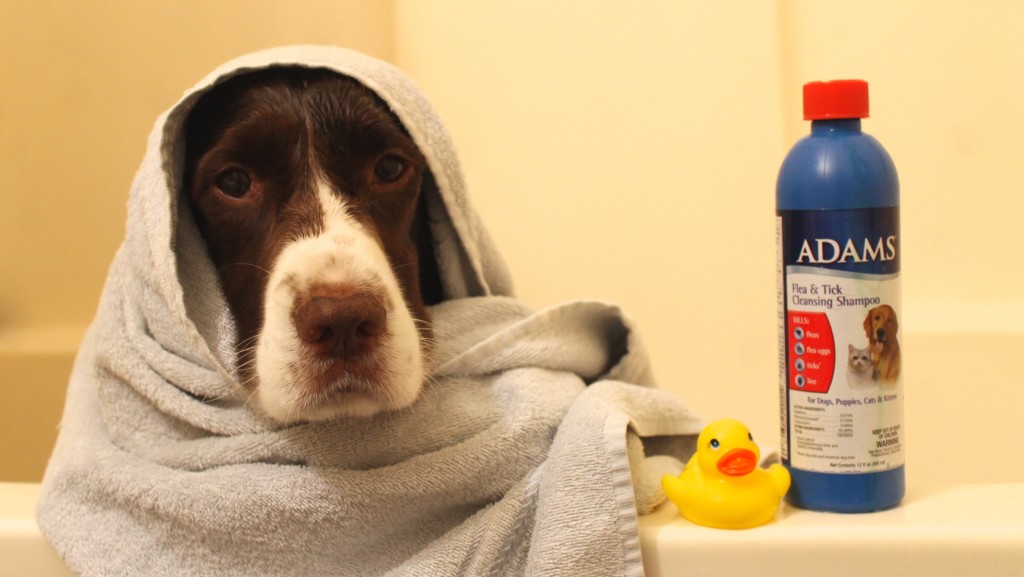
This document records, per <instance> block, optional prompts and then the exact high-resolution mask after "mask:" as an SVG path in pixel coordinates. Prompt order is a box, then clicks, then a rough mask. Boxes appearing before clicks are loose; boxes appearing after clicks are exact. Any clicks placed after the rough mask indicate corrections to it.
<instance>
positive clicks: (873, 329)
mask: <svg viewBox="0 0 1024 577" xmlns="http://www.w3.org/2000/svg"><path fill="white" fill-rule="evenodd" d="M898 330H899V322H898V321H897V319H896V311H895V310H893V308H892V307H891V306H889V305H879V306H877V307H875V308H873V309H871V310H870V311H868V314H867V317H865V318H864V332H865V334H866V335H867V337H868V347H869V348H870V349H871V363H872V364H873V365H874V367H875V374H876V377H877V379H878V380H879V381H881V382H883V383H894V382H896V379H897V378H899V375H900V343H899V341H898V340H897V338H896V332H897V331H898Z"/></svg>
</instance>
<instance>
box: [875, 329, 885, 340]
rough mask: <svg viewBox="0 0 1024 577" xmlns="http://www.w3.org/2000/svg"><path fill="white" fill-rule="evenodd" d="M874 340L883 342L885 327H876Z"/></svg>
mask: <svg viewBox="0 0 1024 577" xmlns="http://www.w3.org/2000/svg"><path fill="white" fill-rule="evenodd" d="M875 340H876V341H878V342H880V343H884V342H885V329H878V330H876V331H875Z"/></svg>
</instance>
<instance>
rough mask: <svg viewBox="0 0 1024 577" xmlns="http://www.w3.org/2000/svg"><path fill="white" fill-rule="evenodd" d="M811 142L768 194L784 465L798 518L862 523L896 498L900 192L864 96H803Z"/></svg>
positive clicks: (899, 464)
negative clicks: (846, 516)
mask: <svg viewBox="0 0 1024 577" xmlns="http://www.w3.org/2000/svg"><path fill="white" fill-rule="evenodd" d="M803 98H804V103H803V104H804V118H805V119H806V120H810V121H811V134H810V135H809V136H806V137H804V138H803V139H802V140H800V141H799V142H797V143H796V145H795V146H794V147H793V148H792V150H790V152H789V154H788V155H787V156H786V158H785V160H784V161H783V163H782V168H781V170H780V172H779V178H778V183H777V188H776V236H777V244H778V259H777V268H778V286H777V293H778V301H779V319H778V330H779V388H780V414H781V419H780V421H781V433H782V457H783V464H784V465H785V466H786V467H788V468H789V470H790V473H791V474H792V478H793V486H792V488H791V489H790V491H789V496H788V499H789V501H790V502H791V503H792V504H794V505H796V506H798V507H801V508H806V509H813V510H818V511H833V512H847V513H856V512H867V511H877V510H881V509H886V508H890V507H893V506H895V505H897V504H898V503H899V502H900V500H901V499H902V498H903V494H904V488H905V477H904V451H905V447H904V440H905V438H906V437H905V435H906V431H905V430H904V428H903V377H902V371H901V355H900V347H899V341H900V338H901V333H900V332H899V323H900V321H901V320H902V318H901V316H900V313H901V308H900V258H901V252H900V247H901V239H900V230H899V219H900V214H899V202H900V201H899V180H898V178H897V175H896V168H895V166H894V165H893V162H892V159H891V158H890V157H889V154H888V153H887V152H886V151H885V149H884V148H883V147H882V145H881V144H879V142H878V141H877V140H875V139H874V138H872V137H871V136H869V135H867V134H865V133H863V132H862V131H861V119H862V118H866V117H867V116H868V85H867V83H866V82H864V81H861V80H840V81H832V82H812V83H809V84H807V85H805V86H804V91H803Z"/></svg>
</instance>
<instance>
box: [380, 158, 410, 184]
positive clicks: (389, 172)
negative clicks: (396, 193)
mask: <svg viewBox="0 0 1024 577" xmlns="http://www.w3.org/2000/svg"><path fill="white" fill-rule="evenodd" d="M404 172H405V161H403V160H402V159H401V158H399V157H397V156H394V155H390V154H389V155H387V156H385V157H383V158H381V159H380V160H378V161H377V165H376V166H374V167H373V175H374V176H375V177H376V178H377V180H378V181H380V182H395V181H396V180H398V179H399V178H400V177H401V176H402V174H403V173H404Z"/></svg>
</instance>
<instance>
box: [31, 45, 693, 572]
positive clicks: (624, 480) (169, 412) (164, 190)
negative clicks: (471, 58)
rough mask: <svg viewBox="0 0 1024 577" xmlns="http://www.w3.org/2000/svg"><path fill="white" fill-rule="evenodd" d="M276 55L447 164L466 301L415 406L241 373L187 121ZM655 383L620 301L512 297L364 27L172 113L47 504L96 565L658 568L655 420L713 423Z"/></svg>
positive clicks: (153, 155) (60, 539) (145, 170)
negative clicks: (377, 109)
mask: <svg viewBox="0 0 1024 577" xmlns="http://www.w3.org/2000/svg"><path fill="white" fill-rule="evenodd" d="M274 65H302V66H310V67H323V68H329V69H332V70H335V71H337V72H339V73H341V74H345V75H347V76H350V77H352V78H355V79H356V80H359V81H360V82H362V83H364V84H365V85H366V86H368V87H370V88H371V89H373V90H375V91H376V92H377V93H378V94H379V95H380V96H381V98H382V99H384V101H385V102H387V103H388V104H389V105H390V106H391V107H392V109H393V111H394V112H395V114H396V115H397V116H398V117H399V118H400V119H401V121H402V122H403V123H404V124H405V126H406V128H407V129H408V130H409V132H410V134H411V135H412V137H413V139H414V140H415V142H416V143H417V145H418V146H419V147H420V148H421V150H423V152H424V154H425V155H426V157H427V159H428V164H429V167H430V170H431V172H432V173H433V175H434V180H435V181H436V183H437V186H436V190H434V189H431V190H426V191H425V195H426V200H427V202H428V205H429V208H430V213H431V219H432V222H431V227H432V232H433V236H434V241H435V247H434V249H435V250H434V252H435V257H436V260H437V262H438V265H439V269H440V270H441V273H442V276H443V278H442V281H443V284H444V290H445V295H446V300H445V301H444V302H443V303H441V304H440V305H438V306H435V307H432V310H431V313H432V315H433V322H434V327H435V338H436V341H437V345H436V349H435V351H434V352H433V355H432V356H433V366H434V367H435V368H434V370H433V373H432V374H431V376H430V382H429V384H428V386H427V387H426V388H425V390H424V391H423V393H422V395H421V398H420V399H419V400H418V401H417V402H416V403H415V404H413V405H412V406H411V407H409V408H407V409H404V410H402V411H396V412H393V413H388V414H383V415H379V416H376V417H372V418H340V419H336V420H333V421H328V422H316V423H299V424H293V425H288V426H284V425H279V424H276V423H274V422H272V421H270V420H268V419H267V418H266V417H264V416H263V415H261V414H260V413H259V412H258V411H257V410H256V409H255V408H254V407H253V406H252V404H250V403H248V402H247V393H246V391H245V390H244V389H243V388H242V387H241V386H240V385H239V380H238V372H237V367H236V362H237V361H236V356H235V350H234V342H235V328H234V324H233V320H232V318H231V315H230V314H229V312H228V308H227V305H226V303H225V300H224V296H223V294H222V293H221V291H220V288H219V284H218V281H217V277H216V273H215V271H214V270H213V266H212V264H211V262H210V259H209V257H208V256H207V253H206V251H205V247H204V246H203V244H202V241H201V238H200V236H199V234H198V232H197V231H196V227H195V224H194V222H193V221H192V217H191V215H190V214H189V212H188V203H186V202H182V201H181V199H180V198H179V195H180V189H181V184H180V180H181V175H182V170H183V166H182V164H183V141H184V139H183V134H182V132H183V123H184V120H185V118H186V117H187V115H188V112H189V110H190V109H191V107H192V106H193V104H194V103H195V101H196V99H197V98H198V97H199V96H200V95H201V94H202V93H204V92H205V91H206V90H209V88H210V87H211V86H214V85H215V84H216V83H217V82H220V81H222V80H224V79H225V78H228V77H230V76H232V75H234V74H238V73H240V72H245V71H250V70H256V69H260V68H264V67H268V66H274ZM609 272H610V273H611V274H614V271H609ZM652 385H653V379H652V375H651V371H650V368H649V366H648V363H647V359H646V356H645V353H644V349H643V345H642V343H641V342H640V340H639V337H638V335H637V332H636V330H635V328H634V327H633V325H632V324H631V322H630V321H629V320H628V318H627V317H625V316H624V315H623V313H622V312H621V311H620V310H619V309H618V308H616V307H615V306H612V305H607V304H602V303H595V302H574V303H569V304H566V305H562V306H558V307H553V308H550V309H547V310H543V311H539V312H533V311H531V310H529V309H528V308H527V307H525V306H524V305H523V304H521V303H520V302H518V301H516V300H515V299H514V298H513V296H512V285H511V281H510V277H509V274H508V272H507V270H506V267H505V265H504V262H503V260H502V259H501V256H500V255H499V253H498V252H497V249H496V248H495V247H494V245H493V244H492V242H491V241H490V239H489V237H488V236H487V234H486V231H485V230H484V228H483V227H482V225H481V223H480V221H479V220H478V218H477V216H476V213H475V212H474V211H473V209H472V207H471V206H470V203H469V200H468V197H467V196H466V192H465V190H464V184H463V179H462V176H461V174H460V169H459V166H458V160H457V158H456V155H455V151H454V148H453V146H452V144H451V141H450V138H449V137H448V135H447V133H446V132H445V130H444V128H443V126H442V125H441V123H440V121H439V120H438V118H437V116H436V114H435V113H434V111H433V109H432V108H431V107H430V105H429V104H428V103H427V102H426V101H425V100H424V98H423V96H422V95H421V94H420V92H419V90H418V89H417V88H416V86H415V85H414V84H413V83H412V82H411V81H410V80H409V79H407V78H406V77H405V76H404V75H402V74H401V73H400V72H398V71H397V70H395V69H394V68H392V67H391V66H389V65H387V64H384V63H382V62H378V61H376V60H373V59H371V58H368V57H366V56H363V55H360V54H357V53H354V52H351V51H347V50H342V49H335V48H323V47H308V46H302V47H290V48H283V49H276V50H270V51H264V52H260V53H256V54H253V55H249V56H245V57H242V58H240V59H238V60H235V61H233V62H230V63H228V64H226V65H225V66H223V67H221V68H219V69H218V70H216V71H214V72H213V73H212V74H211V75H210V76H209V77H207V78H206V79H205V80H203V81H202V82H200V83H199V84H198V85H197V86H196V87H194V88H193V89H192V90H190V91H188V92H187V93H186V94H185V96H184V97H183V98H182V99H181V100H180V101H179V102H178V103H177V104H176V105H175V106H174V107H173V108H172V109H171V110H170V111H169V112H168V113H166V114H165V115H163V116H162V117H161V118H160V119H159V120H158V121H157V124H156V127H155V128H154V130H153V133H152V135H151V137H150V141H149V147H148V150H147V153H146V156H145V159H144V160H143V163H142V167H141V169H140V170H139V173H138V175H137V176H136V179H135V182H134V184H133V187H132V191H131V196H130V201H129V217H128V224H127V231H126V237H125V241H124V243H123V245H122V246H121V248H120V250H119V251H118V253H117V255H116V257H115V260H114V262H113V265H112V266H111V269H110V273H109V277H108V280H107V284H106V286H105V288H104V292H103V296H102V298H101V302H100V305H99V310H98V312H97V315H96V318H95V320H94V322H93V324H92V326H91V328H90V330H89V332H88V334H87V337H86V339H85V341H84V343H83V345H82V348H81V350H80V352H79V355H78V359H77V362H76V365H75V368H74V371H73V374H72V376H71V381H70V384H69V388H68V397H67V405H66V407H65V412H64V418H63V420H62V423H61V431H60V436H59V439H58V442H57V446H56V448H55V449H54V453H53V456H52V458H51V460H50V464H49V467H48V469H47V472H46V476H45V479H44V482H43V493H42V496H41V499H40V503H39V509H38V520H39V525H40V527H41V529H42V531H43V533H44V534H45V536H46V537H47V538H48V539H49V540H50V542H51V543H53V545H54V547H55V548H56V549H57V551H58V552H59V553H60V554H61V556H62V557H63V558H64V559H65V560H66V562H67V563H68V565H69V566H70V567H71V568H72V570H74V571H75V572H76V573H79V574H81V575H86V576H94V575H95V576H99V575H140V576H142V575H145V576H148V577H154V576H161V575H168V576H170V575H174V576H183V575H245V576H251V575H261V576H273V575H303V576H306V575H359V576H368V575H396V576H397V575H410V576H412V575H415V576H431V575H544V576H551V575H573V576H591V575H642V573H643V567H642V563H641V559H640V548H639V543H638V536H637V527H636V509H637V507H638V506H640V507H641V508H646V507H649V506H650V505H651V504H652V503H654V502H656V501H657V500H658V498H659V496H658V495H657V494H655V493H653V492H651V491H650V490H649V487H651V486H656V485H657V481H656V480H655V481H654V482H653V483H652V482H651V479H649V478H648V479H639V477H643V476H644V475H643V474H642V471H643V470H644V467H643V461H642V458H643V454H642V445H641V443H640V442H638V439H639V438H641V437H658V441H659V442H658V443H657V445H658V446H660V447H668V449H666V450H669V451H673V450H680V451H682V452H685V451H686V450H687V447H688V446H690V444H692V436H693V435H695V434H696V433H698V432H699V429H700V424H701V423H700V422H699V421H698V419H697V418H696V417H694V416H693V414H692V413H691V412H690V411H689V410H688V409H687V408H686V407H685V406H684V405H683V404H682V403H681V402H680V401H679V400H678V399H676V398H675V397H673V396H671V395H669V394H667V393H664V392H662V391H659V390H657V389H655V388H653V386H652ZM666 439H668V442H666ZM673 447H674V448H673ZM631 461H632V462H633V464H634V465H633V466H632V467H631V465H630V463H631ZM638 472H640V473H638ZM634 477H637V478H638V479H637V480H636V481H634V479H633V478H634ZM634 487H636V489H637V493H636V494H634ZM635 495H636V496H635ZM637 496H638V497H639V502H638V500H637Z"/></svg>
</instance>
